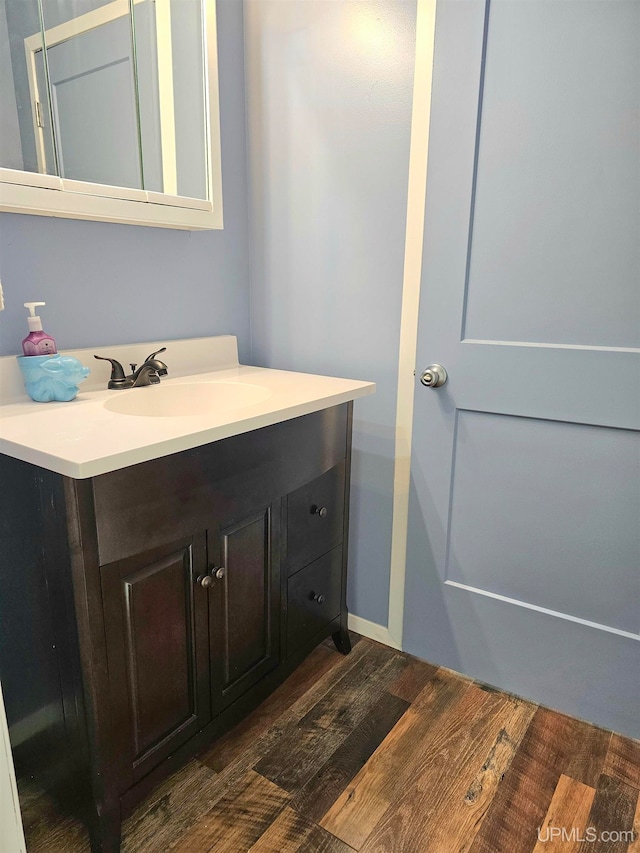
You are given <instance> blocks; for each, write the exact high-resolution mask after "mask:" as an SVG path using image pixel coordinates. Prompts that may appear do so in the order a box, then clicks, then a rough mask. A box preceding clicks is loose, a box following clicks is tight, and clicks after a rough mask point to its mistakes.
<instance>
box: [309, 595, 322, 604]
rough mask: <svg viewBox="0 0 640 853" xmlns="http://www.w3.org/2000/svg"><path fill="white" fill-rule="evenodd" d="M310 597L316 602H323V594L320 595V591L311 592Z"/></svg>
mask: <svg viewBox="0 0 640 853" xmlns="http://www.w3.org/2000/svg"><path fill="white" fill-rule="evenodd" d="M311 597H312V598H313V600H314V601H315V602H317V603H318V604H324V595H322V594H321V593H316V592H312V593H311Z"/></svg>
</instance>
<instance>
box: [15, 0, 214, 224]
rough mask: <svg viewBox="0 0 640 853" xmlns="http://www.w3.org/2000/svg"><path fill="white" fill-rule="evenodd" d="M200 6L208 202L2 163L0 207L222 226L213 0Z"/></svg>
mask: <svg viewBox="0 0 640 853" xmlns="http://www.w3.org/2000/svg"><path fill="white" fill-rule="evenodd" d="M134 2H135V0H134ZM203 4H204V10H205V50H206V55H207V79H208V92H207V93H206V101H205V103H206V110H207V113H208V117H209V122H208V125H209V126H208V134H207V136H208V138H207V144H206V148H207V151H206V154H207V175H208V181H209V186H208V190H209V199H210V200H206V201H205V200H203V199H197V198H187V197H184V196H177V195H170V194H167V193H158V192H152V191H150V190H139V189H132V188H129V187H112V186H108V185H106V184H94V183H89V182H85V181H74V180H69V179H68V178H60V177H58V176H57V175H45V174H39V173H38V172H23V171H19V170H17V169H5V168H2V167H0V210H3V211H6V212H8V213H31V214H36V215H40V216H60V217H64V218H66V219H90V220H94V221H98V222H120V223H125V224H130V225H155V226H157V227H161V228H181V229H185V230H203V229H215V228H222V227H223V218H222V162H221V154H220V102H219V93H218V49H217V45H218V40H217V28H216V8H215V5H216V4H215V0H203Z"/></svg>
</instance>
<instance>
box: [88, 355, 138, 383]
mask: <svg viewBox="0 0 640 853" xmlns="http://www.w3.org/2000/svg"><path fill="white" fill-rule="evenodd" d="M93 357H94V358H97V359H98V361H110V362H111V379H110V380H109V384H108V385H107V388H128V387H129V384H130V383H129V380H128V379H127V378H126V377H125V375H124V369H123V367H122V365H121V364H120V362H119V361H116V359H115V358H105V356H103V355H94V356H93Z"/></svg>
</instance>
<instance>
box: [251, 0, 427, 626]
mask: <svg viewBox="0 0 640 853" xmlns="http://www.w3.org/2000/svg"><path fill="white" fill-rule="evenodd" d="M415 18H416V5H415V3H414V2H400V3H399V2H397V0H371V2H367V3H362V2H352V0H341V2H339V3H336V2H333V0H307V2H297V3H283V2H280V0H248V2H247V3H246V9H245V26H246V30H247V42H246V67H247V110H248V128H249V144H250V157H249V160H250V188H251V199H252V203H251V207H250V216H251V224H252V239H253V243H252V262H253V267H252V298H251V313H252V347H253V350H252V360H253V361H254V362H255V363H257V364H261V365H266V366H271V367H278V368H287V369H294V370H304V371H308V372H311V373H324V374H329V375H337V376H349V377H353V378H360V379H369V380H374V381H375V382H376V383H377V386H378V390H377V394H376V395H375V396H374V397H370V398H366V399H365V400H360V401H357V402H356V404H355V410H354V418H355V423H354V455H353V479H352V502H351V548H350V552H351V562H350V587H349V594H348V602H349V607H350V610H351V612H353V613H355V614H357V615H358V616H361V617H364V618H366V619H369V620H371V621H373V622H376V623H378V624H382V625H386V624H387V618H388V592H389V563H390V552H391V520H392V495H393V465H394V440H395V433H394V430H395V410H396V393H397V370H398V346H399V330H400V308H401V297H402V275H403V258H404V237H405V218H406V204H407V181H408V163H409V139H410V124H411V102H412V91H413V69H414V51H415Z"/></svg>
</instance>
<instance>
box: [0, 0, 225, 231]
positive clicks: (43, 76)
mask: <svg viewBox="0 0 640 853" xmlns="http://www.w3.org/2000/svg"><path fill="white" fill-rule="evenodd" d="M217 71H218V65H217V40H216V18H215V0H18V2H16V0H0V100H1V101H2V105H3V107H2V113H1V116H0V209H2V210H8V211H12V212H18V213H37V214H43V215H49V216H52V215H53V216H65V217H71V218H82V219H97V220H102V221H115V222H130V223H136V224H148V225H161V226H166V227H174V228H194V229H195V228H221V227H222V181H221V164H220V127H219V103H218V73H217Z"/></svg>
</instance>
